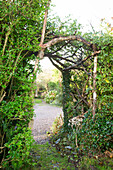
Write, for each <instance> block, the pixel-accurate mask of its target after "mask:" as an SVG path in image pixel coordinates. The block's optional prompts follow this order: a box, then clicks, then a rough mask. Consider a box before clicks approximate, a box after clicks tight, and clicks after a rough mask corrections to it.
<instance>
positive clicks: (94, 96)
mask: <svg viewBox="0 0 113 170" xmlns="http://www.w3.org/2000/svg"><path fill="white" fill-rule="evenodd" d="M93 50H94V52H96V46H95V45H94V46H93ZM96 76H97V55H96V56H94V69H93V110H92V114H93V118H94V117H95V113H96V101H97V94H96Z"/></svg>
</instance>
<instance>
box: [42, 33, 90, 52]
mask: <svg viewBox="0 0 113 170" xmlns="http://www.w3.org/2000/svg"><path fill="white" fill-rule="evenodd" d="M69 40H77V41H80V42H82V43H83V44H85V45H87V46H89V47H91V46H92V43H90V42H88V41H86V40H85V39H84V38H82V37H81V36H79V35H76V36H75V35H70V36H67V37H59V38H54V39H52V40H51V41H49V42H47V43H45V44H40V47H42V48H43V49H45V48H48V47H51V46H52V45H55V44H57V43H59V42H62V41H69Z"/></svg>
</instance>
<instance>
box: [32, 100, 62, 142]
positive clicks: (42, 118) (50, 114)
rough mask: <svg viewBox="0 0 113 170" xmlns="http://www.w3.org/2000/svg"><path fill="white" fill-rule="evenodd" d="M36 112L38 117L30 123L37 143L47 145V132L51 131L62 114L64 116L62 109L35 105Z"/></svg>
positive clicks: (42, 104) (43, 104) (47, 105)
mask: <svg viewBox="0 0 113 170" xmlns="http://www.w3.org/2000/svg"><path fill="white" fill-rule="evenodd" d="M34 111H35V114H36V117H34V118H33V120H32V121H31V122H30V125H29V126H30V127H31V129H32V134H33V136H34V139H35V141H36V142H38V143H40V144H42V143H45V142H46V141H47V140H48V139H47V132H48V131H50V127H51V126H52V124H53V122H54V120H55V119H56V117H58V116H59V115H60V114H61V115H63V112H62V108H60V107H56V106H52V105H49V104H46V103H44V102H43V103H41V104H35V106H34Z"/></svg>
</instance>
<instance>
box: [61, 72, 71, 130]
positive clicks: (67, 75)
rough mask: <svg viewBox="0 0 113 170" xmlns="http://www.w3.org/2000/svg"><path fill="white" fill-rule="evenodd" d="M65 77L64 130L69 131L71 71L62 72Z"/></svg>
mask: <svg viewBox="0 0 113 170" xmlns="http://www.w3.org/2000/svg"><path fill="white" fill-rule="evenodd" d="M62 76H63V113H64V129H65V130H67V129H68V112H67V108H68V103H69V100H70V71H69V70H68V71H64V72H62Z"/></svg>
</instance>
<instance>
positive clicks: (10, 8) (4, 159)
mask: <svg viewBox="0 0 113 170" xmlns="http://www.w3.org/2000/svg"><path fill="white" fill-rule="evenodd" d="M45 4H46V0H45V1H39V0H33V1H29V0H27V1H26V0H19V1H18V2H17V1H7V0H4V1H1V2H0V8H1V20H0V22H1V26H0V30H1V39H0V55H1V57H0V138H1V139H0V153H1V155H0V160H1V166H0V168H1V167H4V168H6V169H19V168H21V167H22V166H25V164H26V163H28V164H29V163H31V160H30V159H29V154H30V148H31V144H32V143H33V137H32V135H31V131H30V130H29V128H28V124H29V121H30V120H31V118H32V117H33V95H32V94H33V90H34V87H33V83H34V81H35V75H34V74H33V70H34V65H33V64H32V63H33V62H31V60H32V61H33V60H35V59H36V54H37V53H35V52H36V51H38V50H39V46H38V44H39V39H40V32H41V29H42V26H41V23H42V21H43V15H44V11H45Z"/></svg>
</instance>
